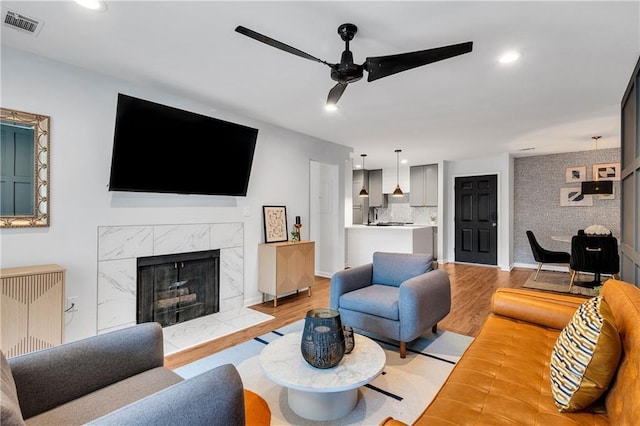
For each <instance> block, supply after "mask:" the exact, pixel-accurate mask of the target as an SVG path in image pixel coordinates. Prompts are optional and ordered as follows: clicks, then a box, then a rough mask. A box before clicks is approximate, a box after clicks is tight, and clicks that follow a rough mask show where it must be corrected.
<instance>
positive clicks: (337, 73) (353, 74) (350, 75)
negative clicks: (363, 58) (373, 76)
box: [331, 50, 362, 83]
mask: <svg viewBox="0 0 640 426" xmlns="http://www.w3.org/2000/svg"><path fill="white" fill-rule="evenodd" d="M361 78H362V65H357V64H354V63H353V53H351V51H349V50H345V51H344V52H342V58H341V59H340V63H339V64H336V65H335V66H334V67H331V79H332V80H334V81H337V82H339V83H352V82H354V81H358V80H360V79H361Z"/></svg>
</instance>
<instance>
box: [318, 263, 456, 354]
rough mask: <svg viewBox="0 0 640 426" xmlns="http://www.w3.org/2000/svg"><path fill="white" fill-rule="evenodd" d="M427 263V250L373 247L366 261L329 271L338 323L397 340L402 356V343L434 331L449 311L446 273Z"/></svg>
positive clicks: (333, 304)
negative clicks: (369, 260)
mask: <svg viewBox="0 0 640 426" xmlns="http://www.w3.org/2000/svg"><path fill="white" fill-rule="evenodd" d="M435 266H437V264H435ZM433 267H434V262H433V261H432V258H431V255H428V254H410V253H385V252H375V253H373V262H372V263H368V264H366V265H361V266H356V267H355V268H350V269H345V270H342V271H339V272H336V273H335V274H333V276H332V277H331V289H330V296H329V297H330V305H331V308H333V309H336V310H338V311H339V312H340V318H341V320H342V324H344V325H349V326H352V327H354V328H356V329H359V330H363V331H366V332H369V333H372V334H375V335H378V336H382V337H387V338H389V339H394V340H397V341H399V342H400V357H401V358H404V357H405V356H406V342H410V341H412V340H414V339H416V338H418V337H420V336H421V335H422V334H423V333H424V332H425V331H427V330H428V329H429V328H431V329H432V331H433V332H434V333H435V332H436V330H437V325H438V321H440V320H441V319H443V318H444V317H445V316H447V315H448V314H449V311H450V310H451V286H450V282H449V276H448V275H447V273H446V271H444V270H441V269H433Z"/></svg>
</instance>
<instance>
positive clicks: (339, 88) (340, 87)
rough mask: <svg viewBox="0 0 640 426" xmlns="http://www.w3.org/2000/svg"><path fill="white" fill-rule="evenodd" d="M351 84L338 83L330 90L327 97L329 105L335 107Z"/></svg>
mask: <svg viewBox="0 0 640 426" xmlns="http://www.w3.org/2000/svg"><path fill="white" fill-rule="evenodd" d="M348 84H349V83H338V84H336V85H335V86H333V87H332V88H331V90H329V96H327V105H335V104H337V103H338V100H340V97H341V96H342V94H343V93H344V91H345V89H346V88H347V85H348Z"/></svg>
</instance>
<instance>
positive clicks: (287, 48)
mask: <svg viewBox="0 0 640 426" xmlns="http://www.w3.org/2000/svg"><path fill="white" fill-rule="evenodd" d="M236 32H238V33H240V34H242V35H246V36H247V37H251V38H252V39H254V40H258V41H260V42H262V43H264V44H268V45H269V46H271V47H275V48H276V49H280V50H284V51H285V52H287V53H291V54H294V55H296V56H299V57H301V58H304V59H309V60H311V61H315V62H320V63H322V64H326V65H329V66H331V64H329V63H328V62H325V61H323V60H322V59H318V58H316V57H315V56H311V55H309V54H308V53H305V52H303V51H302V50H299V49H296V48H295V47H291V46H289V45H286V44H284V43H282V42H279V41H278V40H274V39H272V38H270V37H267V36H266V35H262V34H260V33H257V32H255V31H253V30H250V29H249V28H245V27H243V26H242V25H238V26H237V27H236Z"/></svg>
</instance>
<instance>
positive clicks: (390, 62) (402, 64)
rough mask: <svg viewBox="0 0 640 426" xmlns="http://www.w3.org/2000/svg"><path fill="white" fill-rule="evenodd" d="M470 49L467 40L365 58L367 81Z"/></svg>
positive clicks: (471, 45) (470, 42) (469, 42)
mask: <svg viewBox="0 0 640 426" xmlns="http://www.w3.org/2000/svg"><path fill="white" fill-rule="evenodd" d="M472 49H473V42H472V41H468V42H466V43H460V44H452V45H450V46H443V47H436V48H435V49H427V50H419V51H417V52H409V53H400V54H398V55H389V56H377V57H372V58H367V59H366V61H365V63H364V68H365V69H366V70H367V71H368V72H369V76H368V77H367V81H374V80H377V79H379V78H382V77H387V76H390V75H393V74H397V73H399V72H402V71H407V70H410V69H413V68H417V67H420V66H422V65H427V64H431V63H433V62H438V61H442V60H443V59H449V58H452V57H454V56H458V55H463V54H465V53H469V52H471V50H472Z"/></svg>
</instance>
